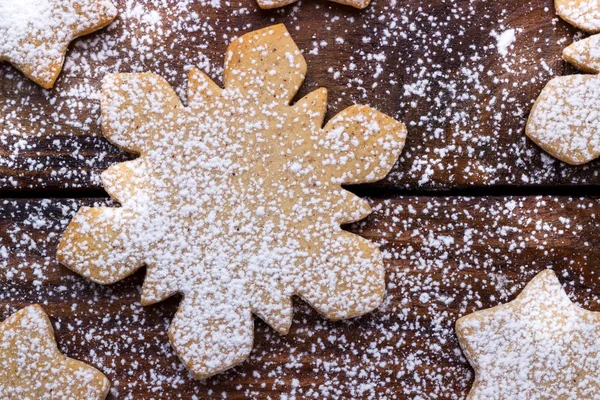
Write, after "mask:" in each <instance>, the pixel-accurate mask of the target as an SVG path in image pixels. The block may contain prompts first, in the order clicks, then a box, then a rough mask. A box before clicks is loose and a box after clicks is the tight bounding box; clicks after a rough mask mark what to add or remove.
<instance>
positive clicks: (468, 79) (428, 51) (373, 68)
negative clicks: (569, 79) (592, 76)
mask: <svg viewBox="0 0 600 400" xmlns="http://www.w3.org/2000/svg"><path fill="white" fill-rule="evenodd" d="M182 4H184V3H182ZM211 4H220V8H216V7H214V6H211ZM182 7H184V6H175V5H173V6H172V7H167V6H164V5H161V2H159V1H155V0H154V1H153V0H145V1H139V2H126V1H125V0H122V1H120V2H119V8H120V16H119V17H118V20H117V21H116V22H115V23H113V24H112V25H111V26H110V27H109V28H108V29H105V30H103V31H100V32H98V33H95V34H93V35H90V36H88V37H85V38H81V39H78V40H77V41H76V42H75V43H74V44H73V45H72V46H71V48H70V52H69V55H68V57H67V62H66V65H65V68H64V70H63V72H62V74H61V76H60V78H59V80H58V83H57V85H56V87H55V88H54V89H53V90H52V91H44V90H42V89H40V88H39V87H37V86H36V85H35V84H33V83H31V82H29V81H27V80H26V79H25V78H24V77H23V76H21V75H20V74H19V73H18V72H16V71H15V70H14V69H13V68H12V67H11V66H10V65H8V64H2V65H1V66H0V76H1V79H0V187H1V188H4V189H6V190H16V189H24V188H29V189H40V188H47V189H64V188H86V189H90V188H92V189H97V188H100V182H99V179H98V178H99V174H100V172H101V171H103V170H104V169H106V168H107V167H108V166H110V165H112V164H114V163H115V162H119V161H123V160H126V159H128V158H130V156H129V155H127V154H125V153H123V152H121V151H119V150H117V149H116V148H115V147H113V146H111V145H110V144H109V143H108V142H107V141H106V140H105V139H104V138H103V137H102V136H101V129H100V125H99V121H98V116H99V101H98V91H99V88H100V83H101V80H102V77H103V76H104V75H105V74H107V73H111V72H130V71H148V72H154V73H158V74H160V75H162V76H164V77H165V78H166V79H167V80H168V81H169V82H170V83H171V84H172V85H173V86H174V87H175V88H176V89H177V90H178V93H180V95H181V94H183V93H184V89H185V86H186V76H187V70H188V69H189V67H190V66H193V65H195V66H198V67H200V68H201V69H203V70H205V71H207V72H208V73H209V74H210V75H211V77H212V78H213V79H215V80H217V81H220V80H221V69H222V64H223V57H224V52H225V49H226V46H227V44H228V43H229V42H230V41H231V39H232V38H233V37H236V36H238V35H240V34H242V33H245V32H248V31H250V30H252V29H256V28H260V27H263V26H267V25H271V24H274V23H277V22H283V23H285V24H286V25H287V27H288V29H289V30H290V32H292V36H293V38H294V40H295V41H296V42H297V43H298V45H299V47H300V48H301V49H302V50H303V51H304V55H305V57H306V59H307V62H308V67H309V72H308V76H307V78H306V82H305V85H304V87H303V90H302V93H301V94H305V93H307V92H308V91H310V90H312V89H314V88H316V87H319V86H323V87H327V88H328V89H329V90H330V92H329V93H330V109H329V110H330V116H331V115H333V114H334V113H335V112H338V111H340V110H341V109H342V108H344V107H346V106H349V105H350V104H352V103H355V102H361V103H368V104H370V105H372V106H373V107H375V108H377V109H379V110H380V111H383V112H386V113H388V114H389V115H393V116H394V117H396V118H397V119H399V120H402V121H404V122H405V123H407V125H408V127H409V137H408V141H407V146H406V149H405V152H404V154H403V156H402V157H401V158H400V160H399V161H398V163H397V165H396V167H395V168H394V171H393V172H392V174H390V176H389V177H388V178H387V179H386V180H385V181H383V182H381V183H379V184H376V185H374V186H372V188H375V187H379V188H381V187H385V188H387V189H398V188H403V189H415V188H420V189H444V188H456V187H469V186H480V187H481V186H491V185H514V186H540V185H542V186H548V185H573V184H588V185H597V184H599V183H600V174H599V173H598V170H599V169H598V166H599V165H600V163H599V162H598V161H596V162H593V163H591V164H589V165H586V166H582V167H572V166H568V165H566V164H564V163H561V162H559V161H556V160H554V159H552V158H550V157H548V156H546V155H545V154H544V153H543V152H542V151H541V150H540V149H539V148H537V146H535V145H534V144H533V143H532V142H530V141H529V140H527V139H526V137H525V134H524V124H525V121H526V118H527V115H528V113H529V110H530V108H531V105H532V102H533V100H534V99H535V98H536V97H537V95H538V94H539V92H540V91H541V89H542V87H543V86H544V84H545V83H546V82H547V81H548V80H549V79H550V78H551V76H552V75H556V74H558V75H560V74H563V73H573V70H572V69H571V68H569V67H567V65H566V64H565V63H564V62H563V61H562V59H561V52H562V49H563V48H564V47H566V46H567V45H569V44H570V43H571V42H572V41H573V38H574V37H575V35H576V32H577V30H576V29H575V28H573V27H571V26H569V25H568V24H566V23H564V22H562V21H560V20H559V19H558V18H557V17H556V15H555V13H554V8H553V5H552V0H529V1H524V2H523V1H521V2H517V1H513V0H499V1H479V2H472V1H468V0H455V1H442V0H435V1H432V0H393V1H388V0H374V1H373V4H372V5H371V6H370V7H369V8H367V9H366V10H363V11H359V10H355V9H353V8H351V7H345V6H341V5H337V4H334V3H331V2H325V1H324V0H305V1H303V2H302V3H298V4H296V5H295V6H290V7H287V8H284V9H280V10H277V11H262V10H259V9H258V8H257V7H256V5H255V2H254V1H253V0H244V1H228V2H224V1H220V2H219V1H213V2H208V1H199V2H195V3H194V4H190V5H187V6H185V7H187V8H185V9H183V10H184V11H181V10H182ZM194 13H196V14H194ZM149 21H150V22H149ZM152 21H160V25H157V23H156V22H152ZM509 29H514V30H515V35H516V41H515V43H514V47H513V48H509V49H508V50H507V51H508V53H507V55H505V56H503V55H502V54H500V53H499V51H498V49H497V48H496V37H495V36H497V35H499V34H501V33H502V32H503V31H506V30H509Z"/></svg>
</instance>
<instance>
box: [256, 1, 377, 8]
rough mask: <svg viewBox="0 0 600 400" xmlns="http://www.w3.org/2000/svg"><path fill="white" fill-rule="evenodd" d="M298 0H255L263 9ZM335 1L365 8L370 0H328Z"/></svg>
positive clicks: (285, 4) (281, 5)
mask: <svg viewBox="0 0 600 400" xmlns="http://www.w3.org/2000/svg"><path fill="white" fill-rule="evenodd" d="M297 1H298V0H257V2H258V6H259V7H260V8H263V9H270V8H278V7H283V6H287V5H289V4H292V3H295V2H297ZM330 1H333V2H335V3H339V4H345V5H348V6H352V7H355V8H365V7H367V6H368V5H369V3H371V0H330Z"/></svg>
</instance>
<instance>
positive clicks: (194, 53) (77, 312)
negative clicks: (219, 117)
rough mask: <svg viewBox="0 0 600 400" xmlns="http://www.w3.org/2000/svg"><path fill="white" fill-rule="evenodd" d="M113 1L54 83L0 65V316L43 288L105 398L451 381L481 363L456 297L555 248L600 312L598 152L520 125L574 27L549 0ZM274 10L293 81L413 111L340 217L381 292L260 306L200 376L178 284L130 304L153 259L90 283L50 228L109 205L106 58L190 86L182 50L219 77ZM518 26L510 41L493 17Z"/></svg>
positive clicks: (475, 294)
mask: <svg viewBox="0 0 600 400" xmlns="http://www.w3.org/2000/svg"><path fill="white" fill-rule="evenodd" d="M163 3H164V4H163ZM119 8H120V16H119V19H118V20H117V21H115V22H114V23H113V24H112V25H111V26H110V27H109V28H108V29H105V30H103V31H100V32H98V33H95V34H93V35H90V36H87V37H84V38H81V39H79V40H77V41H75V42H74V43H73V44H72V45H71V47H70V52H69V55H68V57H67V61H66V65H65V68H64V70H63V72H62V74H61V76H60V78H59V80H58V82H57V85H56V86H55V88H54V89H53V90H51V91H44V90H42V89H40V88H39V87H37V86H36V85H35V84H33V83H31V82H29V81H27V80H26V79H25V78H24V77H22V76H21V75H20V74H19V73H18V72H16V70H14V69H13V68H12V67H11V66H9V65H8V64H3V65H1V66H0V110H1V112H0V129H1V130H0V190H1V195H2V197H3V199H0V320H3V319H4V318H6V317H8V315H10V314H11V313H13V312H14V311H16V310H17V309H20V308H22V307H24V306H26V305H29V304H31V303H40V304H42V305H43V307H44V309H45V310H46V311H47V312H48V313H49V315H50V316H51V317H52V320H53V322H54V325H55V329H56V337H57V341H58V343H59V346H60V349H61V351H63V352H64V353H65V354H67V355H69V356H71V357H75V358H78V359H81V360H83V361H85V362H88V363H90V364H93V365H95V366H96V367H98V368H100V369H101V370H102V371H103V372H105V373H106V375H107V376H108V377H109V379H111V381H112V382H113V385H114V386H113V392H112V394H111V396H110V398H114V399H159V398H160V399H178V398H182V399H195V398H198V399H204V398H228V399H230V398H265V399H280V398H281V399H292V398H296V399H305V398H315V399H321V398H344V399H345V398H356V399H363V398H364V399H369V398H373V399H383V398H390V399H459V398H464V396H465V395H466V393H467V392H468V389H469V387H470V384H471V381H472V370H471V369H470V367H469V366H468V364H467V363H466V361H465V359H464V358H463V356H462V355H461V352H460V348H459V346H458V342H457V339H456V337H455V335H454V331H453V324H454V322H455V321H456V319H457V318H458V317H459V316H462V315H465V314H467V313H470V312H472V311H474V310H478V309H482V308H487V307H491V306H494V305H496V304H499V303H503V302H506V301H509V300H511V299H512V298H514V297H515V296H516V294H517V293H518V292H519V291H520V290H521V289H522V288H523V286H524V285H525V283H526V282H527V281H528V280H530V279H531V278H532V277H533V276H534V275H535V274H536V273H537V272H539V271H540V270H542V269H544V268H547V267H552V268H554V269H555V270H556V271H557V273H558V275H559V277H560V279H561V281H562V283H563V284H564V285H565V288H566V290H567V292H568V293H569V295H570V297H571V298H572V299H573V300H574V301H576V302H578V303H579V304H581V305H582V306H583V307H585V308H587V309H590V310H595V311H600V300H599V299H600V298H599V296H600V281H599V279H598V276H597V272H596V268H597V267H599V266H600V235H599V234H598V231H599V219H600V198H599V197H598V196H600V161H595V162H592V163H590V164H588V165H586V166H581V167H572V166H568V165H566V164H563V163H560V162H558V161H557V160H554V159H552V158H551V157H549V156H547V155H546V154H544V153H543V152H542V151H541V150H540V149H538V148H537V147H536V146H535V145H534V144H533V143H532V142H531V141H529V140H527V139H526V137H525V135H524V124H525V122H526V119H527V115H528V112H529V109H530V108H531V105H532V102H533V101H534V100H535V98H536V97H537V95H538V94H539V92H540V90H541V89H542V87H543V86H544V84H545V83H546V82H547V81H548V80H549V79H551V77H552V76H555V75H561V74H571V73H574V71H573V69H572V68H570V67H569V66H567V65H566V64H565V63H564V62H563V61H562V60H561V57H560V54H561V51H562V49H563V48H564V47H566V46H567V45H568V44H570V43H571V42H572V41H573V39H574V38H575V37H577V36H578V35H580V33H578V32H577V30H576V29H575V28H573V27H570V26H569V25H567V24H566V23H564V22H562V21H561V20H559V19H558V17H556V15H555V13H554V8H553V5H552V2H551V1H550V0H531V1H524V2H521V1H519V2H517V1H514V0H498V1H483V0H482V1H474V2H473V1H468V0H387V1H386V0H373V4H372V5H371V6H370V7H369V8H368V9H366V10H363V11H358V10H354V9H352V8H350V7H344V6H339V5H335V4H332V3H328V2H325V1H320V0H314V1H303V2H302V3H301V4H300V3H298V4H296V5H294V6H290V7H287V8H284V9H280V10H276V11H260V10H258V9H257V7H256V6H255V4H254V2H253V0H244V1H227V0H212V1H208V0H204V1H199V2H196V3H194V4H185V3H183V2H181V3H178V4H176V3H175V2H168V1H164V2H161V1H157V0H155V1H151V0H144V1H137V2H134V1H125V0H123V1H120V2H119ZM277 22H284V23H285V24H286V25H287V27H288V29H289V30H290V32H291V34H292V37H293V38H294V40H295V41H296V42H297V44H298V46H299V47H300V48H301V49H302V50H303V52H304V55H305V57H306V60H307V63H308V68H309V72H308V76H307V78H306V81H305V84H304V86H303V88H302V92H301V93H300V95H302V94H305V93H307V92H309V91H310V90H313V89H315V88H316V87H320V86H324V87H327V88H328V89H329V98H330V104H329V111H330V113H329V116H330V117H331V116H332V115H334V113H336V112H338V111H340V110H341V109H343V108H344V107H346V106H348V105H350V104H353V103H359V102H360V103H367V104H370V105H372V106H373V107H375V108H377V109H379V110H381V111H383V112H386V113H388V114H390V115H393V116H394V117H396V118H397V119H399V120H402V121H404V122H405V123H406V124H407V126H408V128H409V137H408V141H407V146H406V148H405V150H404V153H403V155H402V156H401V158H400V159H399V160H398V163H397V165H396V166H395V167H394V169H393V171H392V173H391V174H390V175H389V176H388V177H387V178H386V179H385V180H384V181H382V182H379V183H376V184H372V185H365V186H359V187H352V188H349V189H350V190H352V191H354V192H356V193H358V194H360V195H363V196H367V197H368V198H369V199H370V202H371V203H372V205H373V207H374V213H373V214H372V216H370V217H369V218H367V219H366V220H365V221H363V222H361V223H356V224H353V225H351V226H348V227H347V229H348V230H350V231H352V232H356V233H358V234H361V235H363V236H365V237H367V238H370V239H372V240H374V241H376V242H377V243H378V244H380V245H381V247H382V249H383V251H384V253H385V255H386V267H387V282H388V290H387V296H386V299H385V302H384V304H383V305H382V306H381V307H380V309H379V310H378V311H376V312H374V313H372V314H370V315H367V316H365V317H363V318H358V319H355V320H352V321H344V322H328V321H326V320H324V319H323V318H321V317H320V316H319V315H318V314H317V313H316V312H315V311H313V310H312V309H310V308H309V307H308V306H307V305H306V304H304V303H303V302H301V301H300V300H297V301H295V318H294V324H293V326H292V329H291V332H290V333H289V335H287V336H285V337H283V336H280V335H279V334H277V333H276V332H274V331H273V330H271V329H270V328H268V327H267V326H266V324H264V323H263V322H262V321H260V320H259V319H256V339H255V341H256V345H255V349H254V351H253V353H252V356H251V357H250V359H249V360H248V361H246V362H245V363H243V364H242V365H240V366H238V367H236V368H234V369H232V370H230V371H228V372H226V373H223V374H220V375H218V376H216V377H214V378H212V379H209V380H207V381H205V382H200V381H195V380H194V379H192V378H191V377H190V376H189V375H188V374H187V373H186V371H185V370H184V368H183V367H182V365H181V363H180V362H179V360H178V359H177V356H176V355H175V354H174V353H173V351H172V350H171V348H170V346H169V343H168V339H167V335H166V330H167V327H168V324H169V321H170V319H171V318H172V316H173V314H174V312H175V310H176V308H177V304H178V302H179V300H180V299H179V298H172V299H170V300H168V301H165V302H163V303H160V304H158V305H155V306H151V307H142V306H141V305H140V303H139V297H140V291H141V284H142V281H143V277H144V271H141V272H139V273H137V274H136V275H135V276H133V277H131V278H128V279H126V280H125V281H123V282H121V283H118V284H116V285H112V286H107V287H103V286H99V285H95V284H91V283H89V282H87V281H86V280H85V279H83V278H81V277H80V276H77V275H75V274H73V273H71V272H69V271H68V270H66V269H65V268H64V267H62V266H60V265H59V264H58V263H57V262H56V261H55V259H54V254H55V249H56V245H57V243H58V240H59V238H60V235H61V234H62V232H63V230H64V228H65V227H66V225H67V224H68V222H69V220H70V217H71V216H72V215H73V214H74V213H75V211H76V210H77V209H78V208H79V207H80V206H82V205H91V204H113V205H115V203H114V202H112V201H111V200H110V199H108V198H107V196H106V194H105V192H104V191H103V190H102V187H101V185H100V182H99V174H100V172H101V171H103V170H104V169H105V168H107V167H108V166H110V165H112V164H114V163H116V162H120V161H123V160H127V159H130V158H132V156H131V155H127V154H125V153H123V152H122V151H119V150H117V149H116V148H115V147H113V146H112V145H110V144H109V143H108V142H107V141H106V140H105V139H104V138H103V137H102V135H101V130H100V124H99V121H98V117H99V101H98V95H99V89H100V84H101V80H102V77H103V76H104V75H105V74H106V73H111V72H117V71H120V72H129V71H150V72H155V73H158V74H160V75H162V76H164V77H165V78H166V79H167V80H168V81H169V82H170V83H171V84H172V85H173V86H174V87H175V88H176V89H177V91H178V93H179V94H180V95H182V94H183V93H184V89H185V87H186V76H187V71H188V69H189V67H190V66H198V67H199V68H201V69H203V70H205V71H206V72H208V73H209V75H211V76H212V77H213V79H215V80H216V81H218V82H220V81H221V72H222V61H223V56H224V52H225V49H226V46H227V44H228V43H229V42H230V41H231V39H232V38H234V37H236V36H239V35H240V34H243V33H245V32H248V31H250V30H253V29H256V28H260V27H263V26H268V25H271V24H274V23H277ZM510 29H514V34H515V38H516V40H515V42H514V44H513V46H511V47H509V48H508V49H506V50H507V51H506V54H504V55H503V54H501V53H502V51H499V50H502V49H498V48H497V46H496V45H497V37H498V36H499V35H502V34H503V32H506V31H508V30H510Z"/></svg>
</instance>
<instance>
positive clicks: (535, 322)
mask: <svg viewBox="0 0 600 400" xmlns="http://www.w3.org/2000/svg"><path fill="white" fill-rule="evenodd" d="M456 332H457V334H458V337H459V341H460V345H461V347H462V349H463V351H464V353H465V355H466V357H467V359H468V360H469V362H470V363H471V365H472V366H473V368H474V369H475V383H474V384H473V388H472V389H471V391H470V392H469V395H468V397H467V398H468V399H472V400H475V399H486V400H493V399H497V400H509V399H510V400H512V399H528V400H542V399H546V400H551V399H552V400H555V399H561V400H581V399H598V398H600V374H598V371H599V370H600V341H598V337H600V313H595V312H591V311H586V310H584V309H582V308H580V307H578V306H576V305H575V304H573V303H572V302H571V301H570V300H569V298H568V297H567V295H566V293H565V292H564V290H563V289H562V287H561V285H560V282H559V281H558V279H557V278H556V275H554V272H552V271H550V270H546V271H543V272H541V273H539V274H538V275H537V276H536V277H535V278H534V279H533V280H532V281H531V282H530V283H529V284H528V285H527V286H526V287H525V289H524V290H523V292H521V294H520V295H519V296H518V297H517V298H516V299H515V300H514V301H511V302H510V303H507V304H504V305H500V306H497V307H494V308H490V309H488V310H484V311H478V312H475V313H473V314H471V315H468V316H466V317H463V318H461V319H459V320H458V321H457V323H456Z"/></svg>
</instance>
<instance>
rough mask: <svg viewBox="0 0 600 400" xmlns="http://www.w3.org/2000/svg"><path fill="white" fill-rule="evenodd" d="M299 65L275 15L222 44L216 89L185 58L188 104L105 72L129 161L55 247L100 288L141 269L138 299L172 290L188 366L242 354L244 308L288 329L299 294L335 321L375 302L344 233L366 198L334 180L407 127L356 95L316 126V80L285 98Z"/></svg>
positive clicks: (392, 156) (110, 129) (377, 280)
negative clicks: (357, 102) (357, 101)
mask: <svg viewBox="0 0 600 400" xmlns="http://www.w3.org/2000/svg"><path fill="white" fill-rule="evenodd" d="M305 73H306V64H305V61H304V58H303V57H302V55H301V53H300V51H299V49H298V48H297V47H296V45H295V43H294V41H293V40H292V39H291V38H290V36H289V34H288V32H287V30H286V29H285V27H284V26H283V25H276V26H272V27H269V28H266V29H262V30H258V31H255V32H252V33H249V34H246V35H244V36H242V37H240V38H239V39H237V40H235V41H234V42H233V43H232V44H231V46H230V47H229V50H228V52H227V55H226V61H225V73H224V74H225V76H224V81H225V89H221V88H219V87H218V86H217V85H216V84H215V83H214V82H212V81H211V80H210V78H208V77H207V76H206V75H204V74H203V73H202V72H200V71H199V70H196V69H194V70H192V71H191V72H190V75H189V84H188V102H189V105H188V107H184V106H183V105H182V104H181V102H180V100H179V99H178V97H177V95H176V94H175V92H174V91H173V89H172V88H171V87H170V86H169V84H168V83H167V82H166V81H165V80H164V79H162V78H160V77H159V76H156V75H153V74H117V75H112V76H108V77H107V78H106V80H105V82H104V86H103V89H102V126H103V130H104V134H105V135H106V137H107V138H109V139H110V140H111V141H112V142H113V143H115V144H116V145H118V146H120V147H122V148H125V149H127V150H129V151H132V152H136V153H138V154H140V157H139V158H138V159H136V160H134V161H130V162H126V163H121V164H117V165H115V166H113V167H111V168H110V169H108V170H107V171H105V172H104V173H103V175H102V179H103V183H104V187H105V188H106V190H107V191H108V193H109V194H110V195H111V196H112V197H114V198H115V199H117V200H118V201H119V202H120V203H121V204H122V207H121V208H83V209H81V210H80V211H79V212H78V213H77V214H76V216H75V217H74V218H73V220H72V222H71V224H70V225H69V227H68V229H67V231H66V232H65V235H64V238H63V240H62V241H61V243H60V246H59V249H58V257H59V260H60V261H61V262H62V263H63V264H65V265H66V266H68V267H69V268H71V269H73V270H74V271H76V272H78V273H80V274H82V275H84V276H86V277H88V278H89V279H91V280H93V281H95V282H100V283H105V284H106V283H113V282H116V281H119V280H121V279H123V278H125V277H126V276H128V275H130V274H132V273H133V272H134V271H136V270H137V269H139V268H140V266H142V265H146V266H147V273H146V279H145V282H144V286H143V291H142V303H143V304H152V303H155V302H158V301H161V300H163V299H165V298H167V297H169V296H171V295H173V294H174V293H177V292H179V293H182V294H183V295H184V299H183V301H182V303H181V305H180V308H179V311H178V312H177V314H176V315H175V318H174V320H173V322H172V324H171V327H170V329H169V336H170V339H171V343H172V345H173V347H174V348H175V350H176V351H177V353H178V354H179V356H180V358H181V359H182V360H183V362H184V363H185V364H186V366H187V367H188V369H189V370H190V371H191V372H192V373H193V374H194V375H195V376H197V377H199V378H204V377H207V376H210V375H212V374H215V373H217V372H219V371H223V370H225V369H227V368H230V367H231V366H233V365H236V364H238V363H239V362H241V361H243V360H244V359H245V358H246V357H247V356H248V354H249V353H250V351H251V348H252V341H253V321H252V314H256V315H258V316H260V317H261V318H262V319H263V320H264V321H266V322H267V323H268V324H269V325H270V326H272V327H273V328H274V329H276V330H277V331H278V332H280V333H287V332H288V329H289V327H290V324H291V321H292V303H291V299H290V297H291V296H292V295H294V294H296V295H299V296H301V297H302V298H303V299H304V300H305V301H307V302H308V303H310V304H311V305H312V306H313V307H314V308H315V309H317V310H318V311H319V312H320V313H321V314H323V315H324V316H326V317H327V318H330V319H341V318H350V317H354V316H358V315H362V314H364V313H366V312H369V311H371V310H373V309H374V308H376V307H377V306H378V305H379V303H380V302H381V300H382V296H383V291H384V269H383V262H382V256H381V254H380V252H379V250H378V248H377V246H376V245H374V244H373V243H371V242H369V241H368V240H365V239H363V238H360V237H358V236H356V235H353V234H350V233H348V232H345V231H343V230H341V229H340V224H344V223H348V222H352V221H357V220H360V219H362V218H364V217H365V216H366V215H368V214H369V213H370V207H369V206H368V204H367V202H366V201H364V200H362V199H361V198H359V197H357V196H355V195H353V194H352V193H350V192H348V191H346V190H344V189H342V187H341V185H342V184H355V183H361V182H373V181H377V180H379V179H382V178H383V177H384V176H385V175H386V174H387V173H388V172H389V170H390V169H391V168H392V166H393V164H394V162H395V160H396V159H397V158H398V156H399V154H400V152H401V150H402V147H403V145H404V139H405V136H406V130H405V127H404V125H402V124H401V123H399V122H397V121H395V120H394V119H392V118H390V117H388V116H386V115H383V114H381V113H379V112H377V111H375V110H373V109H371V108H369V107H366V106H353V107H350V108H348V109H346V110H344V111H342V112H341V113H340V114H338V115H336V116H335V117H334V118H333V119H332V120H331V121H329V123H327V125H325V127H322V124H323V120H324V115H325V109H326V97H327V92H326V90H325V89H318V90H316V91H314V92H312V93H310V94H309V95H307V96H306V97H304V98H302V99H301V100H299V101H298V102H297V103H295V104H294V105H290V101H291V100H292V99H293V98H294V96H295V94H296V93H297V91H298V88H299V87H300V85H301V84H302V82H303V80H304V76H305Z"/></svg>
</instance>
